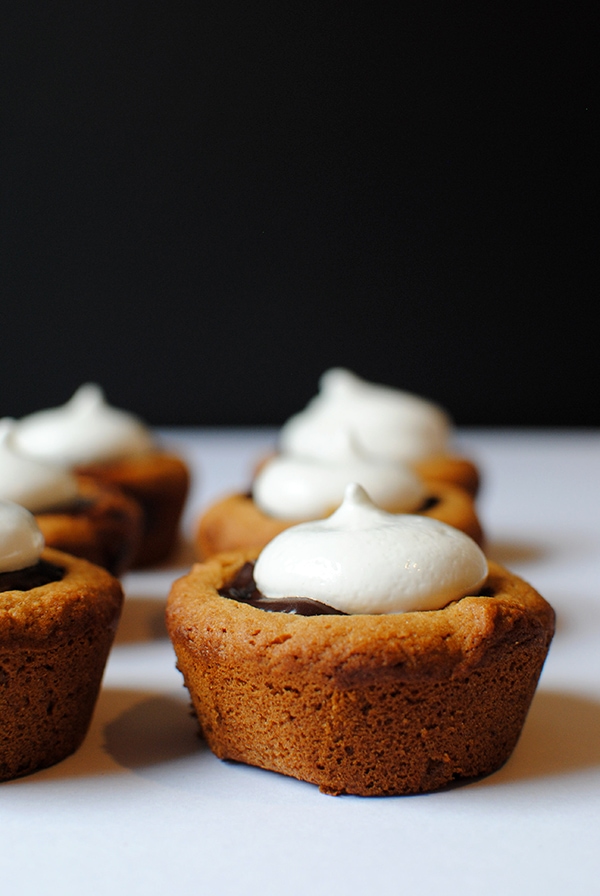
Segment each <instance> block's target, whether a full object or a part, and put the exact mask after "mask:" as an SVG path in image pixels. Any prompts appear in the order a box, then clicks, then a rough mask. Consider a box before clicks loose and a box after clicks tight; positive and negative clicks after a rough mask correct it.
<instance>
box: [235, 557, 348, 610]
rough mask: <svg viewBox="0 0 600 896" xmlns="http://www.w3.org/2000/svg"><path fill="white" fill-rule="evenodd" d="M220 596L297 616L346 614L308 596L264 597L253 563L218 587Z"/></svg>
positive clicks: (257, 607) (244, 566) (261, 608)
mask: <svg viewBox="0 0 600 896" xmlns="http://www.w3.org/2000/svg"><path fill="white" fill-rule="evenodd" d="M219 594H220V595H221V597H228V598H229V599H230V600H239V601H241V602H242V603H244V604H250V606H252V607H256V609H257V610H266V611H267V612H271V613H293V614H296V615H297V616H347V615H348V614H347V613H343V612H342V610H335V609H334V608H333V607H328V606H327V604H322V603H320V601H318V600H312V599H311V598H310V597H265V596H264V595H263V594H262V593H261V592H260V591H259V590H258V588H257V587H256V582H255V581H254V563H244V565H243V566H242V568H241V569H240V570H238V572H237V573H236V575H235V576H234V578H233V579H232V580H231V581H230V582H229V583H228V584H227V585H225V586H224V587H223V588H220V589H219Z"/></svg>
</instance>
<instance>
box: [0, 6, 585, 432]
mask: <svg viewBox="0 0 600 896" xmlns="http://www.w3.org/2000/svg"><path fill="white" fill-rule="evenodd" d="M597 47H598V28H597V13H596V7H595V6H594V5H592V4H590V5H589V6H579V5H578V4H572V5H566V4H565V5H563V6H562V8H561V7H556V6H554V7H552V6H550V5H548V4H545V3H525V4H523V3H508V4H507V3H501V4H486V3H483V4H481V3H479V4H472V5H471V4H451V3H442V2H439V3H435V4H432V3H428V2H426V0H425V2H421V3H397V4H395V5H393V4H385V5H382V6H379V4H377V3H366V2H365V3H353V2H348V3H342V2H335V3H334V2H330V3H328V2H320V3H310V2H302V3H294V4H286V3H282V2H267V0H257V2H256V3H252V2H247V3H244V2H241V0H235V2H232V0H216V2H210V3H202V2H184V0H173V2H168V3H167V2H164V3H158V2H145V3H130V2H119V3H100V4H86V3H79V2H69V3H52V2H49V3H40V4H28V3H24V4H14V5H13V6H12V11H8V12H7V11H6V7H5V9H4V14H3V26H2V36H1V46H0V59H1V65H2V77H1V90H2V95H1V98H0V99H1V109H0V111H1V116H2V135H1V136H2V140H1V147H0V191H1V192H0V239H1V242H0V296H1V302H2V309H3V310H2V330H3V339H2V352H1V353H0V384H1V387H2V406H1V407H0V415H11V416H20V415H22V414H24V413H27V412H29V411H32V410H35V409H38V408H41V407H45V406H49V405H56V404H60V403H62V402H63V401H65V400H66V399H67V398H68V397H69V396H70V395H71V393H72V392H73V391H74V390H75V388H76V387H77V386H78V385H79V384H80V383H81V382H83V381H86V380H95V381H97V382H100V383H101V384H102V385H103V386H104V388H105V390H106V392H107V395H108V398H109V400H110V401H111V402H112V403H113V404H116V405H119V406H121V407H126V408H129V409H132V410H135V411H137V412H138V413H140V414H141V415H142V416H144V417H145V418H146V419H147V420H148V421H149V422H150V423H153V424H199V425H205V424H253V423H257V424H262V423H267V424H278V423H280V422H282V421H283V420H284V419H285V418H286V417H287V416H288V415H289V414H291V413H292V412H294V411H295V410H297V409H298V408H299V407H300V406H301V405H303V404H304V403H305V402H306V400H307V399H308V398H309V397H310V396H311V395H312V394H313V393H314V392H315V391H316V386H317V379H318V376H319V375H320V373H321V372H322V371H323V370H324V369H325V368H327V367H330V366H333V365H344V366H348V367H350V368H352V369H354V370H355V371H356V372H357V373H359V374H361V375H363V376H364V377H366V378H368V379H371V380H374V381H379V382H386V383H389V384H392V385H395V386H399V387H402V388H406V389H410V390H412V391H416V392H419V393H421V394H424V395H427V396H429V397H432V398H434V399H436V400H437V401H439V402H440V403H442V404H444V405H445V406H446V407H447V408H448V409H449V410H450V411H451V413H452V414H453V416H454V418H455V420H456V421H457V422H458V423H461V424H467V425H471V424H497V425H510V424H516V425H593V426H596V425H597V424H598V399H597V386H598V373H597V371H598V364H597V357H598V346H597V336H596V331H597V323H596V313H595V306H596V304H597V302H598V295H600V289H599V288H600V278H599V277H598V254H599V253H598V249H599V246H598V230H599V221H598V206H597V199H598V167H599V166H598V159H599V157H600V144H599V141H598V81H597V62H598V55H597V54H598V50H597Z"/></svg>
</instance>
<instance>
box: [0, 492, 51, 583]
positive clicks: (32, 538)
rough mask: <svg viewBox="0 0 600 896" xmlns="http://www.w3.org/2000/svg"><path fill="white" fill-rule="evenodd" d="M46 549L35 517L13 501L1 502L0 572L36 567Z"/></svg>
mask: <svg viewBox="0 0 600 896" xmlns="http://www.w3.org/2000/svg"><path fill="white" fill-rule="evenodd" d="M43 548H44V536H43V535H42V533H41V532H40V530H39V527H38V524H37V523H36V521H35V518H34V517H33V515H32V514H31V513H30V512H29V511H28V510H25V508H24V507H21V506H20V505H19V504H13V503H12V502H11V501H0V572H14V571H15V570H17V569H26V567H28V566H34V564H36V563H37V562H38V560H39V559H40V554H41V553H42V550H43Z"/></svg>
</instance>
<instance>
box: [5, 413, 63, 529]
mask: <svg viewBox="0 0 600 896" xmlns="http://www.w3.org/2000/svg"><path fill="white" fill-rule="evenodd" d="M14 429H15V423H14V421H13V420H9V419H8V418H5V419H3V420H0V500H5V501H14V502H15V503H16V504H21V505H22V506H23V507H26V508H27V510H30V511H31V512H32V513H43V512H44V511H46V510H53V509H55V508H58V507H68V506H69V504H72V503H73V502H74V501H75V500H76V499H77V497H78V495H79V489H78V485H77V479H76V477H75V476H73V475H72V474H71V473H69V472H68V471H67V470H65V469H63V468H61V467H57V466H54V465H53V464H49V463H45V462H44V461H40V460H37V459H36V458H34V457H28V456H26V455H23V454H21V453H19V452H18V451H17V450H16V449H15V446H14V444H13V438H12V436H13V433H14Z"/></svg>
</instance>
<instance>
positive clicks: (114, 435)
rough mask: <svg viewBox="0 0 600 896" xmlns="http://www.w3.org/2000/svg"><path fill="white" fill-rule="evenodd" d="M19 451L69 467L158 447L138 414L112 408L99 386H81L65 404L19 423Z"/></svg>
mask: <svg viewBox="0 0 600 896" xmlns="http://www.w3.org/2000/svg"><path fill="white" fill-rule="evenodd" d="M14 443H15V445H16V447H17V448H18V450H19V451H21V452H23V453H24V454H28V455H29V456H30V457H36V458H38V459H39V460H44V461H47V462H50V463H54V464H60V465H62V466H64V467H74V466H79V465H82V464H88V463H97V462H103V461H110V460H117V459H119V458H123V457H131V456H134V455H136V454H142V453H144V452H146V451H149V450H151V449H152V447H153V442H152V437H151V435H150V433H149V431H148V428H147V427H146V426H145V425H144V424H143V423H142V422H141V420H139V419H138V418H137V417H136V416H134V415H133V414H130V413H128V412H126V411H122V410H120V409H118V408H113V407H111V406H110V405H108V404H107V403H106V401H105V400H104V394H103V392H102V389H100V387H99V386H96V385H95V384H93V383H87V384H86V385H84V386H81V387H80V388H79V389H78V390H77V392H76V393H75V395H74V396H73V397H72V398H71V400H70V401H68V402H67V403H66V404H65V405H62V406H61V407H58V408H48V409H47V410H44V411H37V412H36V413H35V414H30V415H29V416H28V417H23V419H22V420H20V421H19V422H18V423H17V425H16V427H15V432H14Z"/></svg>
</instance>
